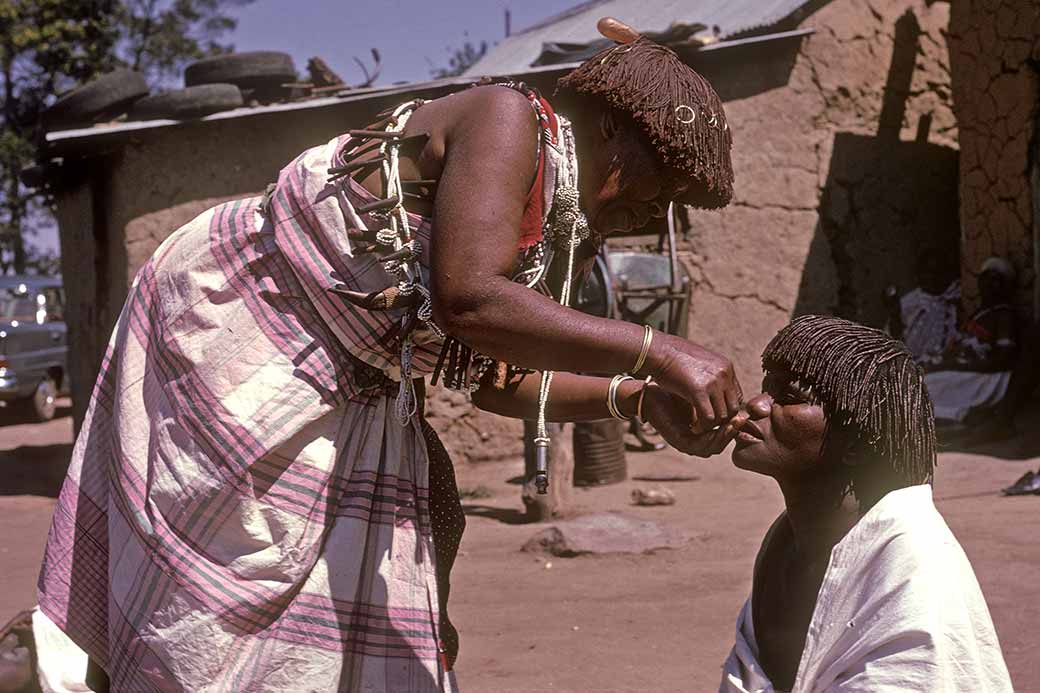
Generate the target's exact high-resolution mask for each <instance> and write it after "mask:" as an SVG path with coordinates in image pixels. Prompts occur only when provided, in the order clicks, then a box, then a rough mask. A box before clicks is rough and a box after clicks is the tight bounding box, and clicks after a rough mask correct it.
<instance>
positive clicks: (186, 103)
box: [129, 84, 243, 120]
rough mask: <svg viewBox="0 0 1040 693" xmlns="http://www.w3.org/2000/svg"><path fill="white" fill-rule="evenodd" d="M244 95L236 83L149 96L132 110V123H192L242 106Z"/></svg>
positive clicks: (209, 85) (206, 85) (190, 88)
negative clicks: (171, 120)
mask: <svg viewBox="0 0 1040 693" xmlns="http://www.w3.org/2000/svg"><path fill="white" fill-rule="evenodd" d="M242 103H243V101H242V92H241V90H240V89H239V88H238V87H236V86H235V85H234V84H200V85H197V86H194V87H187V88H186V89H178V90H176V91H169V92H165V93H162V94H153V95H152V96H146V97H144V98H143V99H141V100H140V101H138V102H137V103H135V104H134V107H133V108H132V109H130V115H129V118H130V120H156V119H159V118H171V119H173V120H191V119H192V118H201V117H203V116H207V115H210V114H213V113H219V112H220V111H229V110H231V109H232V108H239V107H241V106H242Z"/></svg>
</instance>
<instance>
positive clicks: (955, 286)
mask: <svg viewBox="0 0 1040 693" xmlns="http://www.w3.org/2000/svg"><path fill="white" fill-rule="evenodd" d="M960 300H961V286H960V282H958V281H955V282H953V283H951V284H950V286H949V287H948V288H947V289H946V291H944V292H942V293H941V294H930V293H928V292H927V291H925V290H924V289H920V288H918V289H914V290H913V291H908V292H907V293H906V295H904V296H903V297H902V298H901V299H900V300H899V309H900V313H901V314H902V318H903V342H905V343H906V346H907V348H908V349H910V353H911V354H913V355H914V360H915V361H917V362H918V363H924V362H926V361H932V360H934V359H937V358H939V357H940V356H941V354H942V353H943V351H944V350H945V349H946V347H947V346H948V342H949V341H950V339H951V338H952V337H953V336H954V335H955V334H957V304H958V303H960Z"/></svg>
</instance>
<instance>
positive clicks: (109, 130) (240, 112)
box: [45, 63, 580, 149]
mask: <svg viewBox="0 0 1040 693" xmlns="http://www.w3.org/2000/svg"><path fill="white" fill-rule="evenodd" d="M579 64H580V63H564V64H560V65H546V66H543V67H533V68H530V69H528V70H525V71H524V72H522V73H517V74H516V75H514V76H515V77H520V78H523V77H524V76H528V75H536V74H544V73H550V72H555V71H562V70H573V69H574V68H575V67H577V66H578V65H579ZM476 81H477V79H476V78H474V77H473V76H459V77H448V78H445V79H435V80H430V81H427V82H409V83H407V84H397V85H392V86H389V87H371V88H368V89H363V90H362V89H351V90H346V91H343V92H340V93H341V94H343V96H325V97H321V98H317V99H308V100H306V101H296V102H292V103H279V104H270V105H266V106H247V107H243V108H236V109H233V110H230V111H221V112H220V113H214V114H213V115H208V116H205V117H202V118H194V119H192V120H168V119H162V120H141V121H125V122H121V123H113V124H101V125H95V126H93V127H89V128H76V129H70V130H55V131H53V132H48V133H47V134H46V135H45V139H46V143H47V145H48V148H49V149H50V148H56V147H60V146H61V145H62V144H65V143H69V142H86V141H89V140H93V139H97V140H105V141H110V140H112V139H113V138H115V137H116V136H118V135H122V134H125V135H127V136H129V135H131V134H136V133H140V132H146V131H148V130H157V129H159V128H167V127H174V126H177V125H188V124H191V123H198V122H212V121H219V120H233V119H237V118H249V117H252V116H260V115H267V114H271V113H283V112H286V111H303V110H309V109H313V108H324V107H327V106H335V105H339V104H345V103H351V102H356V101H366V100H368V99H375V98H381V97H385V96H393V95H394V94H407V93H411V92H417V91H425V90H431V89H438V88H441V87H450V86H465V85H469V84H473V83H474V82H476Z"/></svg>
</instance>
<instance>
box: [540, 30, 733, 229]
mask: <svg viewBox="0 0 1040 693" xmlns="http://www.w3.org/2000/svg"><path fill="white" fill-rule="evenodd" d="M598 27H599V29H600V32H601V33H602V34H603V35H604V36H606V37H607V38H610V39H613V40H615V41H617V42H618V45H616V46H613V47H611V48H608V49H606V50H604V51H601V52H600V53H597V54H596V55H594V56H593V57H591V58H589V59H588V60H586V61H585V62H584V63H582V64H581V65H580V66H579V67H577V68H576V69H575V70H574V71H573V72H571V73H570V74H568V75H566V76H565V77H563V78H561V79H560V80H559V82H558V83H557V93H560V92H566V91H568V90H569V91H573V92H575V93H577V94H583V95H586V96H596V97H599V98H602V99H603V100H604V101H606V103H607V104H609V105H610V106H611V107H613V108H615V109H617V110H619V111H622V112H624V113H627V114H628V115H629V116H631V118H632V119H633V120H634V121H635V122H636V124H637V125H639V127H640V128H641V129H642V130H643V132H644V133H645V134H646V135H647V136H648V137H649V139H650V142H651V143H652V144H653V146H654V147H655V149H656V150H657V154H658V156H659V157H660V158H661V161H662V162H663V163H664V165H665V166H667V167H668V168H670V169H671V173H673V175H674V176H676V177H681V178H685V179H687V181H688V182H689V185H688V187H687V189H686V190H685V191H684V192H682V193H681V194H679V195H677V197H676V201H678V202H680V203H683V204H688V205H691V206H694V207H701V208H705V209H715V208H719V207H725V206H726V205H727V204H729V202H730V200H731V199H732V197H733V165H732V163H731V162H730V149H731V147H732V144H733V138H732V134H731V132H730V128H729V123H728V122H727V121H726V113H725V111H724V110H723V108H722V100H721V99H720V98H719V95H718V94H717V93H716V92H715V89H713V88H712V86H711V84H710V83H709V82H708V80H706V79H705V78H704V77H702V76H701V75H700V74H698V73H697V72H696V71H695V70H694V69H693V68H691V67H690V66H689V65H686V64H685V63H684V62H683V61H682V60H680V59H679V56H678V55H676V54H675V51H673V50H671V49H669V48H666V47H665V46H662V45H660V44H657V43H654V42H653V41H651V40H649V39H647V38H645V37H643V36H641V35H639V34H638V33H636V32H635V31H633V30H632V29H631V28H630V27H627V26H625V25H624V24H621V23H620V22H618V21H617V20H614V19H611V18H609V17H608V18H604V19H602V20H600V22H599V24H598Z"/></svg>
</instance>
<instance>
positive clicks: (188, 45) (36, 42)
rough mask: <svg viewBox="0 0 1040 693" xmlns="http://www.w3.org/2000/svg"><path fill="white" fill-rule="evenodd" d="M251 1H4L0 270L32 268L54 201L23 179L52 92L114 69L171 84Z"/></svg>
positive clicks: (215, 45)
mask: <svg viewBox="0 0 1040 693" xmlns="http://www.w3.org/2000/svg"><path fill="white" fill-rule="evenodd" d="M249 2H252V0H123V1H119V0H75V1H74V2H69V1H68V0H0V81H2V84H0V97H2V99H3V103H2V104H0V273H7V272H9V271H11V270H12V269H13V270H14V271H15V272H16V273H21V272H24V271H25V270H26V267H27V261H28V260H29V259H30V258H29V257H28V255H27V251H26V240H27V237H28V236H29V235H31V234H32V233H33V231H34V225H33V220H35V219H39V218H40V215H41V213H42V212H45V211H46V209H47V207H48V206H49V200H47V199H46V198H44V197H43V196H41V195H40V194H39V193H38V192H37V191H35V190H30V189H27V188H26V187H25V186H23V185H22V184H21V181H20V179H19V174H20V172H21V171H22V170H23V169H25V168H26V167H28V166H30V165H32V163H33V161H34V158H35V153H36V148H37V145H38V144H39V142H40V141H41V138H42V136H43V129H42V126H41V123H40V115H41V113H42V112H43V110H44V109H45V108H46V106H47V105H48V104H49V103H51V102H53V100H54V98H55V96H56V95H57V94H59V93H61V92H63V91H66V90H68V89H70V88H72V87H75V86H77V85H79V84H82V83H84V82H87V81H89V80H90V79H92V78H94V77H96V76H97V75H99V74H101V73H104V72H107V71H109V70H111V69H113V68H115V67H121V66H125V67H131V68H133V69H136V70H139V71H141V72H143V73H144V74H145V75H146V77H148V79H149V81H150V83H152V84H153V85H158V84H163V83H165V82H168V81H169V80H170V78H171V77H172V76H173V75H175V74H178V73H179V72H180V70H181V68H182V67H183V66H184V64H185V63H187V62H188V61H191V60H195V59H197V58H201V57H205V56H207V55H214V54H218V53H222V52H226V51H228V50H230V49H231V47H230V46H228V45H224V44H221V43H220V42H219V39H220V37H221V36H223V35H225V34H226V33H227V32H229V31H231V30H232V29H234V27H235V20H234V19H233V18H231V17H229V16H228V15H227V14H226V10H227V9H228V8H230V7H239V6H243V5H246V4H248V3H249Z"/></svg>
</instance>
